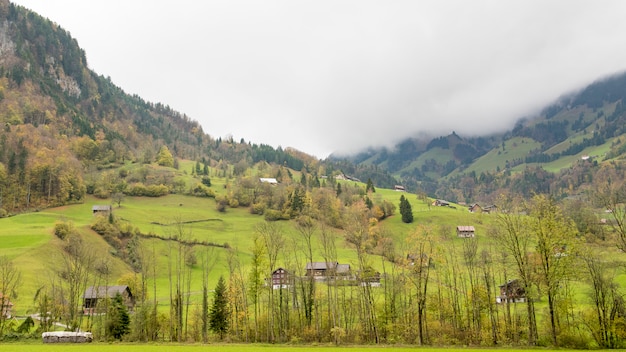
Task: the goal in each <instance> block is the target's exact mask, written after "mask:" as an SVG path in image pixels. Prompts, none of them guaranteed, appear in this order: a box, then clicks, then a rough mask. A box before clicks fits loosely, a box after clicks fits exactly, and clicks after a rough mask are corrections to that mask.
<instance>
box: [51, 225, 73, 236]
mask: <svg viewBox="0 0 626 352" xmlns="http://www.w3.org/2000/svg"><path fill="white" fill-rule="evenodd" d="M72 231H73V226H72V223H69V222H57V223H56V224H54V235H55V236H57V237H58V238H60V239H62V240H64V239H66V238H67V236H68V235H69V234H71V233H72Z"/></svg>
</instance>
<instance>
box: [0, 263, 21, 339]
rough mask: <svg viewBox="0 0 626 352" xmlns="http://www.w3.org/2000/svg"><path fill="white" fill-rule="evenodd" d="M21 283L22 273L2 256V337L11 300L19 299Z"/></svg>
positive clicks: (0, 297)
mask: <svg viewBox="0 0 626 352" xmlns="http://www.w3.org/2000/svg"><path fill="white" fill-rule="evenodd" d="M20 282H21V273H20V272H19V270H18V269H17V267H16V266H15V264H13V262H12V261H11V260H10V259H9V258H8V257H7V256H5V255H3V256H0V336H4V329H5V328H6V322H7V319H8V318H10V317H9V316H7V314H5V312H8V311H9V308H10V305H11V301H10V300H11V298H13V299H15V298H17V288H18V286H19V285H20Z"/></svg>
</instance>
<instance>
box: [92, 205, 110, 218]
mask: <svg viewBox="0 0 626 352" xmlns="http://www.w3.org/2000/svg"><path fill="white" fill-rule="evenodd" d="M111 210H112V207H111V206H110V205H94V206H93V207H91V212H92V213H93V215H106V216H108V215H109V214H110V213H111Z"/></svg>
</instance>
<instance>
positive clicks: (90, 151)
mask: <svg viewBox="0 0 626 352" xmlns="http://www.w3.org/2000/svg"><path fill="white" fill-rule="evenodd" d="M0 124H1V126H2V129H1V130H0V212H2V213H3V214H6V213H14V212H19V211H22V210H25V209H34V208H39V207H46V206H51V205H58V204H65V203H67V202H73V201H79V200H81V198H82V197H84V195H85V193H86V192H88V191H90V187H89V184H88V182H86V181H85V174H86V173H87V172H88V171H89V170H93V169H106V168H108V167H113V166H115V165H120V164H122V163H124V162H127V161H132V162H145V163H149V162H153V161H156V158H157V156H158V153H159V151H160V150H161V148H162V147H166V148H167V149H168V152H170V153H172V155H173V158H174V161H175V162H176V161H177V160H178V159H191V160H197V161H201V162H202V163H204V164H205V165H209V166H215V167H219V168H222V169H227V168H229V167H233V166H234V165H237V167H238V169H239V170H241V169H242V168H243V169H245V168H247V167H249V166H250V165H252V164H254V163H256V162H259V161H265V162H268V163H276V164H279V165H284V166H286V167H289V168H292V169H295V170H301V169H303V168H308V167H311V168H313V167H314V165H315V163H317V160H315V158H313V157H311V156H309V155H307V154H305V153H302V152H298V151H295V150H290V149H282V148H277V149H276V148H273V147H271V146H268V145H258V144H253V143H246V142H245V141H244V140H243V139H242V140H241V141H233V140H232V139H227V140H222V139H221V138H217V139H216V138H213V137H211V136H210V135H209V134H207V133H205V131H203V129H202V127H201V126H200V125H199V124H198V122H196V121H194V120H192V119H191V118H190V117H188V116H186V115H185V114H183V113H179V112H177V111H174V110H173V109H171V108H170V107H169V106H167V105H164V104H161V103H151V102H147V101H145V100H143V99H142V98H141V97H139V96H136V95H133V96H131V95H128V94H126V93H125V92H124V91H123V90H122V89H121V88H120V87H118V86H116V85H115V84H114V83H113V82H111V80H110V78H108V77H104V76H101V75H97V74H96V73H94V72H93V71H92V70H90V69H89V68H88V66H87V60H86V56H85V52H84V51H83V50H82V49H81V48H80V47H79V46H78V43H77V42H76V40H75V39H73V38H72V37H71V36H70V34H69V33H68V32H67V31H65V30H64V29H62V28H61V27H60V26H58V25H57V24H55V23H52V22H51V21H49V20H48V19H45V18H43V17H41V16H39V15H37V14H35V13H33V12H31V11H29V10H27V9H25V8H22V7H20V6H17V5H15V4H12V3H10V2H9V1H8V0H2V1H0Z"/></svg>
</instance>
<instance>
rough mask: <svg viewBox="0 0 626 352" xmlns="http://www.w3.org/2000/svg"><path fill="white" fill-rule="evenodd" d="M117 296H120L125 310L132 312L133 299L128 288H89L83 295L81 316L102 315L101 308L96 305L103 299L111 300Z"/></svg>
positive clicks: (124, 286)
mask: <svg viewBox="0 0 626 352" xmlns="http://www.w3.org/2000/svg"><path fill="white" fill-rule="evenodd" d="M117 294H120V295H121V296H122V298H123V300H124V304H125V305H126V308H128V310H129V311H132V310H133V308H134V306H135V299H134V297H133V294H132V292H130V288H129V287H128V286H126V285H120V286H90V287H88V288H87V289H86V290H85V294H84V295H83V314H85V315H92V314H95V313H103V311H101V310H100V308H101V307H98V303H99V302H101V301H102V300H105V299H113V298H115V296H116V295H117Z"/></svg>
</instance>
